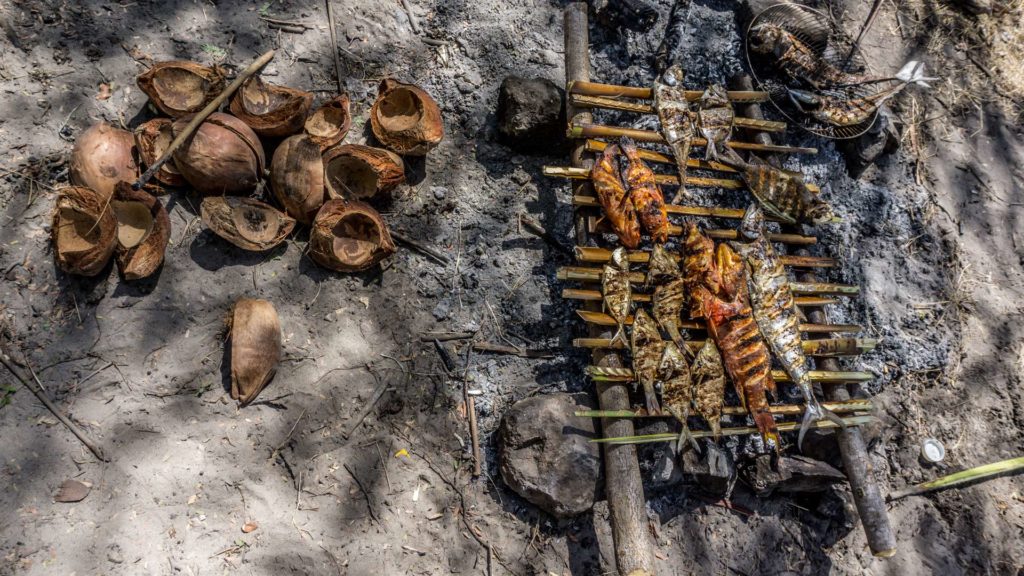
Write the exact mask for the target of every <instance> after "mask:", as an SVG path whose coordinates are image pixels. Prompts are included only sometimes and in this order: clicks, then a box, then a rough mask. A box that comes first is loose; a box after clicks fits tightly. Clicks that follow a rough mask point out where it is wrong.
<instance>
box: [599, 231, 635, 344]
mask: <svg viewBox="0 0 1024 576" xmlns="http://www.w3.org/2000/svg"><path fill="white" fill-rule="evenodd" d="M601 294H602V300H603V302H604V307H605V309H606V310H607V311H608V314H609V315H611V317H612V318H614V319H615V322H616V324H618V330H616V332H615V335H614V336H613V337H612V344H616V343H622V344H623V345H627V344H628V343H627V342H626V328H625V326H626V319H627V318H628V317H629V308H630V305H631V304H632V300H633V293H632V288H631V286H630V283H629V257H628V255H627V254H626V249H625V248H623V247H621V246H620V247H619V248H616V249H615V251H614V252H612V261H611V262H610V263H608V264H605V266H604V270H603V273H602V274H601Z"/></svg>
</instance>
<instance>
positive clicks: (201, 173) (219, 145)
mask: <svg viewBox="0 0 1024 576" xmlns="http://www.w3.org/2000/svg"><path fill="white" fill-rule="evenodd" d="M190 119H191V117H183V118H179V119H177V120H175V121H174V124H173V125H172V128H173V130H174V135H175V136H177V135H178V134H179V133H180V132H181V131H182V130H184V129H185V126H186V125H188V122H189V120H190ZM174 162H175V164H176V165H177V167H178V170H179V171H180V172H181V175H182V176H184V177H185V180H187V181H188V183H189V184H191V185H192V187H194V188H195V189H196V190H198V191H199V192H201V193H203V194H247V193H249V192H251V191H252V190H253V189H255V188H256V184H258V183H259V181H260V178H262V177H263V168H264V166H265V165H266V159H265V156H264V155H263V145H262V144H260V139H259V137H258V136H256V133H255V132H253V131H252V129H251V128H249V127H248V126H247V125H246V124H245V122H242V121H241V120H239V119H238V118H235V117H234V116H231V115H229V114H224V113H222V112H214V113H213V114H210V117H209V118H207V119H206V120H205V121H204V122H203V123H202V124H200V125H199V128H197V129H196V131H195V133H194V134H192V137H191V138H189V139H188V140H186V141H185V143H184V144H182V145H181V147H180V148H178V149H177V150H176V151H175V152H174Z"/></svg>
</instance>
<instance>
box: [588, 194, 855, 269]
mask: <svg viewBox="0 0 1024 576" xmlns="http://www.w3.org/2000/svg"><path fill="white" fill-rule="evenodd" d="M719 210H727V208H722V209H719ZM575 251H576V259H577V260H579V261H580V262H597V263H600V264H603V263H605V262H608V261H610V260H611V259H612V251H611V250H608V249H607V248H594V247H591V246H577V247H576V250H575ZM671 256H672V259H673V260H675V261H676V262H679V261H680V260H681V259H682V258H681V257H680V256H679V255H678V254H672V255H671ZM779 259H780V260H781V261H782V263H783V264H784V265H786V266H799V267H801V268H832V267H834V266H835V265H836V261H835V260H833V259H832V258H825V257H821V256H793V255H789V254H780V255H779ZM650 260H651V253H650V252H649V251H647V250H634V251H632V252H629V261H630V262H634V263H639V264H646V263H647V262H650Z"/></svg>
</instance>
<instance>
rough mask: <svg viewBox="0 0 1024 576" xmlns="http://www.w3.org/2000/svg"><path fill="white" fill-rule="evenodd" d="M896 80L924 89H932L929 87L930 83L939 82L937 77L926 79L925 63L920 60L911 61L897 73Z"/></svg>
mask: <svg viewBox="0 0 1024 576" xmlns="http://www.w3.org/2000/svg"><path fill="white" fill-rule="evenodd" d="M896 79H897V80H899V81H900V82H905V83H907V84H916V85H917V86H922V87H924V88H930V86H929V85H928V82H929V81H932V80H938V78H935V77H926V76H925V75H924V62H920V61H918V60H910V61H909V62H907V63H906V64H904V65H903V68H900V71H899V72H897V73H896Z"/></svg>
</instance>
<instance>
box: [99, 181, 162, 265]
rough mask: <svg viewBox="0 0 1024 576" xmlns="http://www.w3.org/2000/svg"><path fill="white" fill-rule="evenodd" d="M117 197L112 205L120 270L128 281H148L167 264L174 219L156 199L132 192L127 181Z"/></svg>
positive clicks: (138, 192)
mask: <svg viewBox="0 0 1024 576" xmlns="http://www.w3.org/2000/svg"><path fill="white" fill-rule="evenodd" d="M114 197H115V198H116V199H115V200H114V201H113V202H112V203H111V205H112V207H113V209H114V215H115V218H116V219H117V249H116V251H117V268H118V270H120V271H121V275H122V276H124V279H125V280H139V279H141V278H146V277H147V276H150V275H152V274H153V273H154V272H156V271H157V269H159V268H160V265H161V264H163V262H164V253H165V252H166V251H167V242H168V241H169V240H170V238H171V219H170V218H169V217H168V216H167V210H165V209H164V205H163V204H162V203H160V201H159V200H157V199H156V197H154V196H153V195H151V194H148V193H146V192H143V191H142V190H132V187H131V184H128V183H127V182H121V183H120V184H118V185H117V189H116V191H115V195H114Z"/></svg>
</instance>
